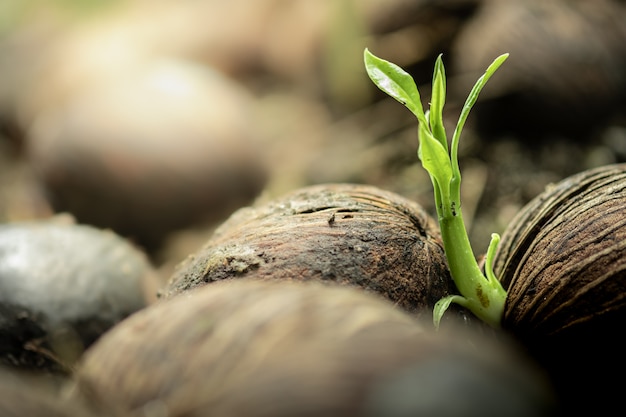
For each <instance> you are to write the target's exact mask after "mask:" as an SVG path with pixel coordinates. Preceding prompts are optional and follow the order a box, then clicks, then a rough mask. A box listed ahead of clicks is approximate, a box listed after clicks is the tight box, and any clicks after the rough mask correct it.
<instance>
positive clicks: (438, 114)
mask: <svg viewBox="0 0 626 417" xmlns="http://www.w3.org/2000/svg"><path fill="white" fill-rule="evenodd" d="M432 88H433V91H432V97H431V99H430V111H429V121H430V129H431V131H432V133H433V136H434V137H435V139H437V140H438V141H439V142H440V143H441V144H442V145H443V146H444V148H445V149H446V152H447V151H448V138H447V137H446V130H445V128H444V126H443V106H444V104H445V102H446V72H445V69H444V66H443V60H442V59H441V55H439V56H438V57H437V61H436V62H435V70H434V72H433V87H432Z"/></svg>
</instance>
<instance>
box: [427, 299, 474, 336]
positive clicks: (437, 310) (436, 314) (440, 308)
mask: <svg viewBox="0 0 626 417" xmlns="http://www.w3.org/2000/svg"><path fill="white" fill-rule="evenodd" d="M452 303H457V304H459V305H462V306H464V307H465V306H466V305H467V299H466V298H465V297H462V296H460V295H449V296H447V297H444V298H442V299H441V300H439V301H437V303H435V307H434V308H433V324H434V325H435V329H439V323H440V322H441V318H442V317H443V315H444V313H445V312H446V310H448V308H449V307H450V304H452Z"/></svg>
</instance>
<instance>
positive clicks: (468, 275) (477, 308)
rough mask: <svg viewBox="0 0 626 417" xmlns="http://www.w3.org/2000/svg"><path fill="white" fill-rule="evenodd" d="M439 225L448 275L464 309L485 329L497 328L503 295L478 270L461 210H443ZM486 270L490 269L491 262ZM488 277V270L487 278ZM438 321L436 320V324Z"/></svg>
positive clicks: (502, 306) (502, 308)
mask: <svg viewBox="0 0 626 417" xmlns="http://www.w3.org/2000/svg"><path fill="white" fill-rule="evenodd" d="M439 225H440V227H441V235H442V238H443V244H444V250H445V253H446V258H447V260H448V267H449V268H450V274H451V275H452V279H453V280H454V283H455V284H456V286H457V289H458V290H459V292H460V293H461V294H462V295H463V298H464V299H465V302H464V303H463V305H464V307H466V308H468V309H469V310H470V311H472V313H473V314H474V315H475V316H476V317H478V318H479V319H481V320H482V321H484V322H485V323H487V324H488V325H490V326H492V327H496V328H498V327H500V321H501V317H502V313H503V311H504V301H505V299H506V291H505V290H504V288H502V285H501V284H500V282H499V281H497V280H495V282H493V280H491V279H489V278H486V277H485V276H484V275H483V272H482V271H481V269H480V267H479V266H478V263H477V261H476V258H475V256H474V253H473V251H472V247H471V245H470V240H469V237H468V235H467V231H466V229H465V224H464V222H463V215H462V212H461V207H454V208H450V210H444V211H443V217H440V218H439ZM496 239H498V238H496ZM496 244H497V240H496ZM491 246H495V245H490V248H491ZM492 252H493V251H492ZM492 254H493V253H491V254H490V255H492ZM488 267H489V268H490V267H491V259H490V260H489V265H488ZM491 273H492V271H491V270H490V272H489V274H491ZM456 301H457V302H458V299H457V300H456ZM440 318H441V317H436V318H435V319H436V324H438V321H439V319H440Z"/></svg>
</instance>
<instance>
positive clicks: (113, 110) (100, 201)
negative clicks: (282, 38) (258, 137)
mask: <svg viewBox="0 0 626 417" xmlns="http://www.w3.org/2000/svg"><path fill="white" fill-rule="evenodd" d="M250 100H251V98H250V97H249V96H248V95H247V94H246V91H245V90H243V89H242V88H240V87H239V86H238V85H237V84H236V83H234V82H233V81H231V80H229V79H228V78H227V77H226V76H224V75H222V74H220V73H219V72H217V71H215V70H212V69H210V68H206V67H202V66H197V65H194V64H191V63H188V62H182V61H175V60H162V61H150V62H146V63H145V65H143V66H139V67H135V68H130V69H129V70H128V71H127V73H126V74H125V76H124V77H118V78H115V79H113V80H109V81H108V82H99V83H96V84H95V85H94V86H92V88H90V89H85V90H84V91H83V92H81V94H78V95H77V96H76V97H73V98H72V99H71V100H68V101H66V102H65V103H64V105H63V106H60V107H58V108H51V109H49V110H48V111H45V112H42V113H40V114H39V115H38V116H37V117H36V118H35V119H34V123H33V125H32V126H31V129H30V130H29V131H28V135H27V143H28V158H29V159H30V161H31V163H32V165H33V167H34V170H35V172H36V174H37V175H38V176H39V178H40V179H41V181H42V183H43V184H44V186H45V189H46V191H47V193H48V195H49V198H50V201H51V204H52V206H53V207H54V209H55V210H57V211H68V212H71V213H73V214H74V215H75V216H76V217H77V219H78V220H79V221H81V222H85V223H90V224H94V225H97V226H101V227H110V228H112V229H114V230H116V231H118V232H119V233H121V234H123V235H125V236H128V237H130V238H132V239H135V240H136V241H137V242H138V243H140V244H141V245H143V246H145V247H146V248H148V249H153V248H155V247H158V245H159V244H160V242H161V241H162V239H163V238H164V237H165V236H166V235H167V234H168V233H170V232H172V231H173V230H177V229H182V228H184V227H187V226H191V225H193V224H195V223H200V222H201V221H211V220H212V221H215V220H219V219H220V217H223V216H226V215H227V214H229V213H230V211H231V210H234V209H235V208H237V207H239V206H240V205H242V204H245V203H246V202H249V201H250V200H252V199H253V198H254V197H255V196H256V194H257V193H259V192H260V190H261V189H262V187H263V185H264V182H265V177H266V171H265V167H264V166H263V164H264V160H263V158H262V154H261V153H260V152H259V148H258V144H257V143H255V141H254V130H253V129H254V128H253V126H250V125H249V119H250V114H249V112H250V108H249V107H250Z"/></svg>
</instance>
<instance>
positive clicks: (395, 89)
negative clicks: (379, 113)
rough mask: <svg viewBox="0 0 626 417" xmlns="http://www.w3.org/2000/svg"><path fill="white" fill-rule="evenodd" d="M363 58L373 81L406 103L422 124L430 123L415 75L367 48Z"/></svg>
mask: <svg viewBox="0 0 626 417" xmlns="http://www.w3.org/2000/svg"><path fill="white" fill-rule="evenodd" d="M363 59H364V61H365V70H366V71H367V75H368V76H369V77H370V79H371V80H372V82H373V83H374V84H375V85H376V86H377V87H378V88H380V89H381V90H382V91H384V92H385V93H387V94H388V95H389V96H391V97H393V98H394V99H396V100H397V101H399V102H400V103H402V104H404V105H405V106H406V107H407V108H408V109H409V110H411V112H412V113H413V114H414V115H415V116H416V117H417V119H418V121H419V122H420V123H421V124H422V123H423V124H428V123H427V121H426V116H425V115H424V108H423V107H422V101H421V98H420V94H419V91H418V90H417V86H416V85H415V81H414V80H413V77H411V75H410V74H409V73H407V72H406V71H404V70H403V69H402V68H400V67H399V66H397V65H396V64H394V63H392V62H389V61H386V60H384V59H381V58H378V57H377V56H375V55H374V54H372V53H371V52H370V51H369V50H368V49H367V48H365V52H364V53H363Z"/></svg>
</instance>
